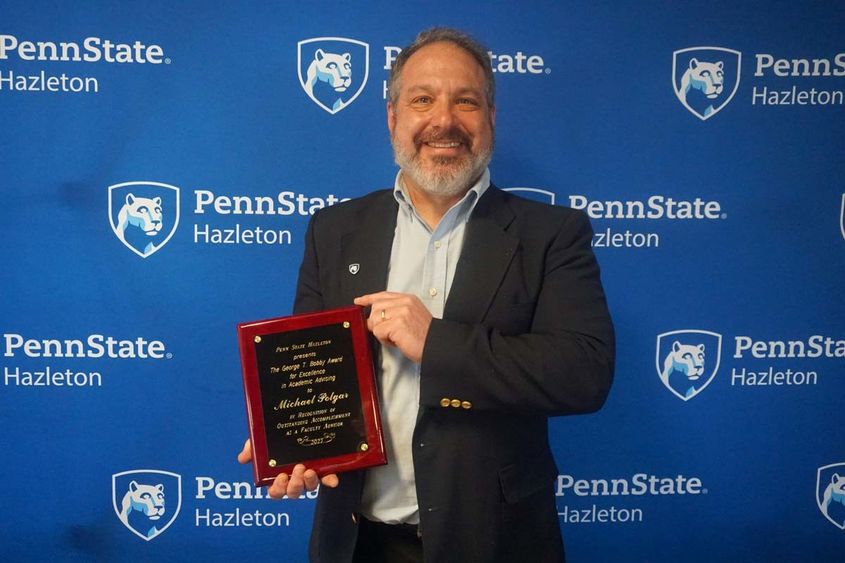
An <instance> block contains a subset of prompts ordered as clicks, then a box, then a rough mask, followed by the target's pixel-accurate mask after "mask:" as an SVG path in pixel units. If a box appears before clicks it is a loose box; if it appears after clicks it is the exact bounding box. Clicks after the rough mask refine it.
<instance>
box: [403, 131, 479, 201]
mask: <svg viewBox="0 0 845 563" xmlns="http://www.w3.org/2000/svg"><path fill="white" fill-rule="evenodd" d="M444 140H451V141H458V142H461V143H463V144H464V145H465V146H470V141H469V139H467V138H466V136H464V135H463V134H462V133H459V132H457V131H438V132H436V133H433V134H429V135H425V136H423V137H422V138H421V140H419V145H421V144H422V143H427V142H435V141H444ZM390 143H391V145H392V146H393V158H394V160H395V162H396V164H397V165H398V166H399V168H401V169H402V173H403V174H407V175H408V176H409V177H410V178H411V180H413V182H414V183H415V184H416V185H417V186H419V187H420V189H421V190H423V191H424V192H426V193H428V194H429V195H433V196H437V197H455V196H458V195H461V194H463V193H465V192H466V191H467V190H468V189H469V188H470V186H472V182H474V181H475V180H476V179H477V178H478V177H479V176H481V174H482V173H483V172H484V169H485V168H486V167H487V165H488V164H489V163H490V159H491V157H492V155H493V143H492V142H491V143H490V145H489V146H487V147H482V148H481V149H479V151H478V152H471V153H470V154H468V155H466V156H436V157H433V158H430V159H428V161H426V162H424V161H423V159H422V158H421V156H420V152H419V150H405V149H404V148H403V147H401V146H399V145H398V144H397V143H396V142H395V139H393V138H391V139H390Z"/></svg>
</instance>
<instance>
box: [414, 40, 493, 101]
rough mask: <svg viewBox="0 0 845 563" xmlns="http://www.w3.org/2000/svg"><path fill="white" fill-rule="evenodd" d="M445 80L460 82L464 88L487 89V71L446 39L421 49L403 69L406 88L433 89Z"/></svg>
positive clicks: (460, 85) (458, 85) (469, 55)
mask: <svg viewBox="0 0 845 563" xmlns="http://www.w3.org/2000/svg"><path fill="white" fill-rule="evenodd" d="M442 79H449V80H451V81H452V82H455V81H456V80H457V81H458V84H457V87H458V88H460V89H464V90H479V89H483V88H484V70H483V69H482V68H481V65H480V64H479V63H478V61H476V60H475V58H474V57H473V56H472V55H471V54H470V53H468V52H467V51H465V50H464V49H463V48H461V47H459V46H457V45H455V44H453V43H446V42H439V43H432V44H431V45H426V46H425V47H422V48H420V50H419V51H417V52H416V53H414V54H413V55H411V56H410V57H409V58H408V61H407V62H406V63H405V67H404V68H403V69H402V82H403V86H404V88H403V89H406V90H407V89H411V88H433V87H435V85H436V84H437V83H438V82H440V81H441V80H442Z"/></svg>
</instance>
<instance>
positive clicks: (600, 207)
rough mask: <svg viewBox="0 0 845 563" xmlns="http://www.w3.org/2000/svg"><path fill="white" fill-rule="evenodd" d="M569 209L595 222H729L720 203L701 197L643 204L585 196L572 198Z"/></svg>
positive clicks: (655, 199) (658, 197)
mask: <svg viewBox="0 0 845 563" xmlns="http://www.w3.org/2000/svg"><path fill="white" fill-rule="evenodd" d="M569 206H570V207H572V208H573V209H580V210H582V211H585V212H586V213H587V215H588V216H589V217H590V218H591V219H680V220H685V219H695V220H697V219H725V218H726V217H727V215H726V214H725V213H722V206H721V204H720V203H719V202H718V201H705V200H703V199H701V198H700V197H697V198H695V199H694V200H692V201H689V200H679V199H675V198H673V197H666V196H662V195H653V196H650V197H649V198H648V200H646V201H641V200H608V201H595V200H592V201H591V200H590V199H589V198H587V196H584V195H570V196H569Z"/></svg>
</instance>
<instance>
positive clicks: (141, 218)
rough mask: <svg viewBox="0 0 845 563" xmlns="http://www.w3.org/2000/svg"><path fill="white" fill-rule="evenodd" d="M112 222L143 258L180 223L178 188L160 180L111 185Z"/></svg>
mask: <svg viewBox="0 0 845 563" xmlns="http://www.w3.org/2000/svg"><path fill="white" fill-rule="evenodd" d="M109 222H110V223H111V229H112V231H113V232H114V234H115V235H116V236H117V238H118V240H120V242H122V243H123V244H124V245H125V246H126V247H127V248H128V249H129V250H131V251H132V252H134V253H135V254H137V255H138V256H140V257H141V258H147V257H148V256H152V255H153V254H155V253H156V252H157V251H159V250H160V249H161V248H162V247H163V246H164V245H165V244H167V241H169V240H170V238H171V237H172V236H173V233H175V232H176V227H177V226H179V188H177V187H176V186H171V185H169V184H162V183H159V182H124V183H122V184H115V185H113V186H109Z"/></svg>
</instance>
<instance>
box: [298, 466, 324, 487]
mask: <svg viewBox="0 0 845 563" xmlns="http://www.w3.org/2000/svg"><path fill="white" fill-rule="evenodd" d="M302 478H303V480H304V481H305V490H306V491H313V490H314V489H316V488H317V484H318V483H319V482H320V479H319V478H318V477H317V472H316V471H314V470H313V469H308V470H306V471H305V473H303V475H302Z"/></svg>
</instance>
